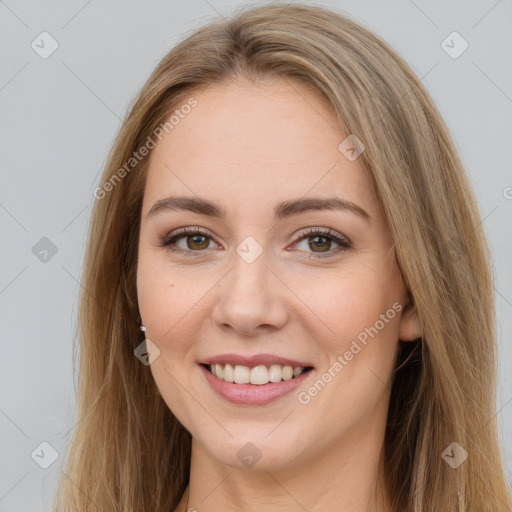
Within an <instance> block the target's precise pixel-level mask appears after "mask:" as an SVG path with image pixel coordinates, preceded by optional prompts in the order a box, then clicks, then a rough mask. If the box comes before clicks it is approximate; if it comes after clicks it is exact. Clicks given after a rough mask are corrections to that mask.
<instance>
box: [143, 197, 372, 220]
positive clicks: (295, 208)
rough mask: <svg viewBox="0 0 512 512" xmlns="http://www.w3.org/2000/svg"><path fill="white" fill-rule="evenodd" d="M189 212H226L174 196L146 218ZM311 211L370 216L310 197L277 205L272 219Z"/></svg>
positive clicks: (216, 214)
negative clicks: (161, 214) (175, 212)
mask: <svg viewBox="0 0 512 512" xmlns="http://www.w3.org/2000/svg"><path fill="white" fill-rule="evenodd" d="M183 210H184V211H189V212H193V213H197V214H200V215H206V216H208V217H214V218H220V219H224V218H225V217H226V210H225V209H224V208H223V207H222V206H221V205H220V204H219V203H216V202H214V201H210V200H208V199H203V198H198V197H187V196H175V197H166V198H164V199H159V200H158V201H156V202H155V204H153V206H152V207H151V208H150V210H149V211H148V213H147V215H146V217H147V218H149V217H153V216H155V215H157V214H159V213H163V212H166V211H183ZM311 210H339V211H348V212H352V213H354V214H356V215H358V216H359V217H361V218H363V219H364V220H365V221H367V222H370V218H371V217H370V215H369V214H368V213H367V212H366V211H365V210H363V208H361V207H360V206H358V205H357V204H354V203H352V202H350V201H347V200H346V199H341V198H339V197H310V198H306V199H304V198H301V199H293V200H289V201H283V202H281V203H278V204H277V205H276V206H275V208H274V217H276V218H277V219H284V218H287V217H291V216H293V215H298V214H301V213H304V212H307V211H311Z"/></svg>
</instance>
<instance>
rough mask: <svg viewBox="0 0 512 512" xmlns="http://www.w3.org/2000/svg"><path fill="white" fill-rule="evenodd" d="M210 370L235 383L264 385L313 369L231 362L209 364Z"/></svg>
mask: <svg viewBox="0 0 512 512" xmlns="http://www.w3.org/2000/svg"><path fill="white" fill-rule="evenodd" d="M205 367H206V369H207V370H209V371H210V372H211V373H212V374H213V375H215V376H216V377H217V378H219V379H222V380H224V381H225V382H232V383H235V384H253V385H256V386H262V385H265V384H268V383H269V382H281V381H288V380H291V379H294V378H296V377H298V376H299V375H301V374H302V373H304V372H305V371H308V370H310V369H311V367H301V366H295V367H292V366H289V365H280V364H272V365H270V366H266V365H258V366H254V367H252V368H251V367H249V366H243V365H239V364H237V365H231V364H219V363H217V364H207V365H205Z"/></svg>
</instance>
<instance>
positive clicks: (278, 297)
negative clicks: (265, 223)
mask: <svg viewBox="0 0 512 512" xmlns="http://www.w3.org/2000/svg"><path fill="white" fill-rule="evenodd" d="M269 263H270V262H269V261H268V258H267V257H266V253H265V251H264V252H263V253H262V254H261V255H260V256H259V257H258V258H257V259H256V260H255V261H252V262H248V261H246V260H244V258H242V257H241V256H239V254H238V253H235V254H234V257H233V267H232V268H231V270H230V271H229V272H228V274H227V275H226V276H225V278H224V279H222V280H221V281H220V282H219V283H218V285H217V287H216V293H217V300H216V303H215V307H214V311H213V321H214V323H215V324H216V325H217V326H219V327H220V328H222V329H224V330H229V329H231V330H233V331H235V332H236V333H237V334H240V335H244V336H255V335H258V333H261V332H265V333H270V332H271V331H273V330H277V329H281V328H282V327H283V326H284V325H285V324H286V322H287V319H288V314H289V312H288V309H287V293H288V294H289V293H290V292H289V290H288V288H287V287H286V286H285V285H284V284H283V282H282V281H281V280H280V279H279V277H278V275H277V273H276V272H275V271H274V270H273V269H272V268H270V266H269Z"/></svg>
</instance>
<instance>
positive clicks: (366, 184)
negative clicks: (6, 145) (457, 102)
mask: <svg viewBox="0 0 512 512" xmlns="http://www.w3.org/2000/svg"><path fill="white" fill-rule="evenodd" d="M95 196H96V198H97V201H96V204H95V209H94V213H93V218H92V223H91V227H90V236H89V241H88V247H87V254H86V261H85V271H84V277H83V293H82V296H81V305H80V308H81V309H80V317H79V329H80V343H81V359H80V380H79V394H78V406H79V418H80V419H81V421H80V422H79V424H78V426H77V427H76V429H75V431H74V438H73V440H72V443H71V444H70V448H69V457H68V461H67V468H65V471H64V473H63V476H62V480H61V482H60V486H59V489H58V493H57V496H56V500H55V503H56V507H57V509H58V510H60V511H63V512H64V511H69V512H71V511H74V512H82V511H89V510H96V509H99V510H102V511H129V510H130V511H131V510H133V511H152V512H155V511H162V512H164V511H165V512H168V511H176V512H181V511H183V510H198V511H200V512H202V511H213V510H240V511H246V510H259V511H266V510H273V511H274V510H283V511H285V510H286V511H288V510H290V511H292V510H293V511H295V510H308V511H314V510H322V511H330V510H332V511H334V510H336V511H339V510H354V511H386V512H387V511H400V512H402V511H414V512H419V511H439V510H443V511H454V512H455V511H463V510H464V511H474V512H477V511H478V512H481V511H487V510H488V511H491V510H492V511H505V510H510V507H511V499H510V490H509V488H508V487H507V482H506V479H505V474H504V469H503V463H502V460H501V455H500V449H499V444H498V436H497V426H496V419H495V416H496V409H495V401H496V400H495V386H496V381H495V378H496V376H495V358H496V346H495V333H494V316H493V314H494V310H493V308H494V306H493V288H492V282H491V275H490V270H489V251H488V248H487V245H486V244H485V242H484V240H485V239H484V234H483V231H482V228H481V223H480V219H479V216H478V211H477V207H476V202H475V199H474V196H473V194H472V191H471V190H470V187H469V185H468V180H467V178H466V176H465V172H464V169H463V167H462V164H461V161H460V159H459V157H458V155H457V153H456V151H455V149H454V145H453V142H452V140H451V138H450V135H449V133H448V130H447V128H446V126H445V124H444V122H443V121H442V119H441V117H440V115H439V113H438V112H437V110H436V107H435V105H434V104H433V102H432V100H431V99H430V97H429V96H428V94H427V92H426V91H425V89H424V88H423V87H422V85H421V83H420V82H419V80H418V79H417V77H416V76H415V75H414V74H413V73H412V71H411V70H410V68H409V67H408V66H407V64H406V63H405V62H404V61H403V60H402V59H401V58H400V57H399V56H398V55H397V54H396V53H395V52H394V51H393V50H392V49H391V48H390V47H389V46H388V45H387V44H386V43H384V42H383V41H382V40H380V39H379V38H378V37H376V36H375V35H374V34H372V33H370V32H369V31H368V30H367V29H365V28H363V27H362V26H360V25H358V24H356V23H354V22H353V21H351V20H349V19H347V18H346V17H344V16H341V15H339V14H337V13H335V12H332V11H329V10H326V9H324V8H320V7H312V6H305V5H286V6H284V5H268V6H263V7H257V8H253V9H251V10H248V11H246V12H242V13H240V14H239V15H237V16H236V17H235V18H233V19H230V20H228V21H219V22H215V23H212V24H209V25H208V26H205V27H203V28H201V29H200V30H198V31H197V32H195V33H194V34H192V35H191V36H190V37H188V38H187V39H186V40H185V41H183V42H182V43H180V44H179V45H178V46H177V47H176V48H174V49H173V50H172V51H171V52H170V53H169V54H168V55H167V56H166V57H165V58H164V59H163V60H162V61H161V63H160V64H159V65H158V66H157V68H156V70H155V71H154V72H153V74H152V75H151V77H150V78H149V80H148V81H147V83H146V84H145V86H144V87H143V89H142V90H141V92H140V93H139V95H138V98H137V100H136V102H135V104H134V106H133V108H132V109H131V112H130V113H129V115H128V117H127V119H126V122H125V124H124V126H123V128H122V130H121V132H120V134H119V136H118V138H117V141H116V144H115V146H114V148H113V150H112V153H111V156H110V159H109V161H108V163H107V166H106V169H105V172H104V174H103V177H102V182H101V185H100V187H98V189H97V191H96V193H95Z"/></svg>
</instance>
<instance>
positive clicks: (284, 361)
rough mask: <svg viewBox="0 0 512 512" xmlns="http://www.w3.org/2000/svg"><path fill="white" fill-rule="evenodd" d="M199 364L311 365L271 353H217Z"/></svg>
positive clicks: (304, 366)
mask: <svg viewBox="0 0 512 512" xmlns="http://www.w3.org/2000/svg"><path fill="white" fill-rule="evenodd" d="M200 363H201V364H230V365H233V366H235V365H237V364H238V365H241V366H249V367H250V368H253V367H254V366H260V365H265V366H270V365H272V364H279V365H281V366H293V367H296V366H300V367H301V368H307V367H310V366H312V365H310V364H309V363H303V362H301V361H296V360H294V359H288V358H287V357H280V356H275V355H273V354H255V355H252V356H242V355H240V354H219V355H216V356H213V357H208V358H207V359H203V360H201V361H200Z"/></svg>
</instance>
